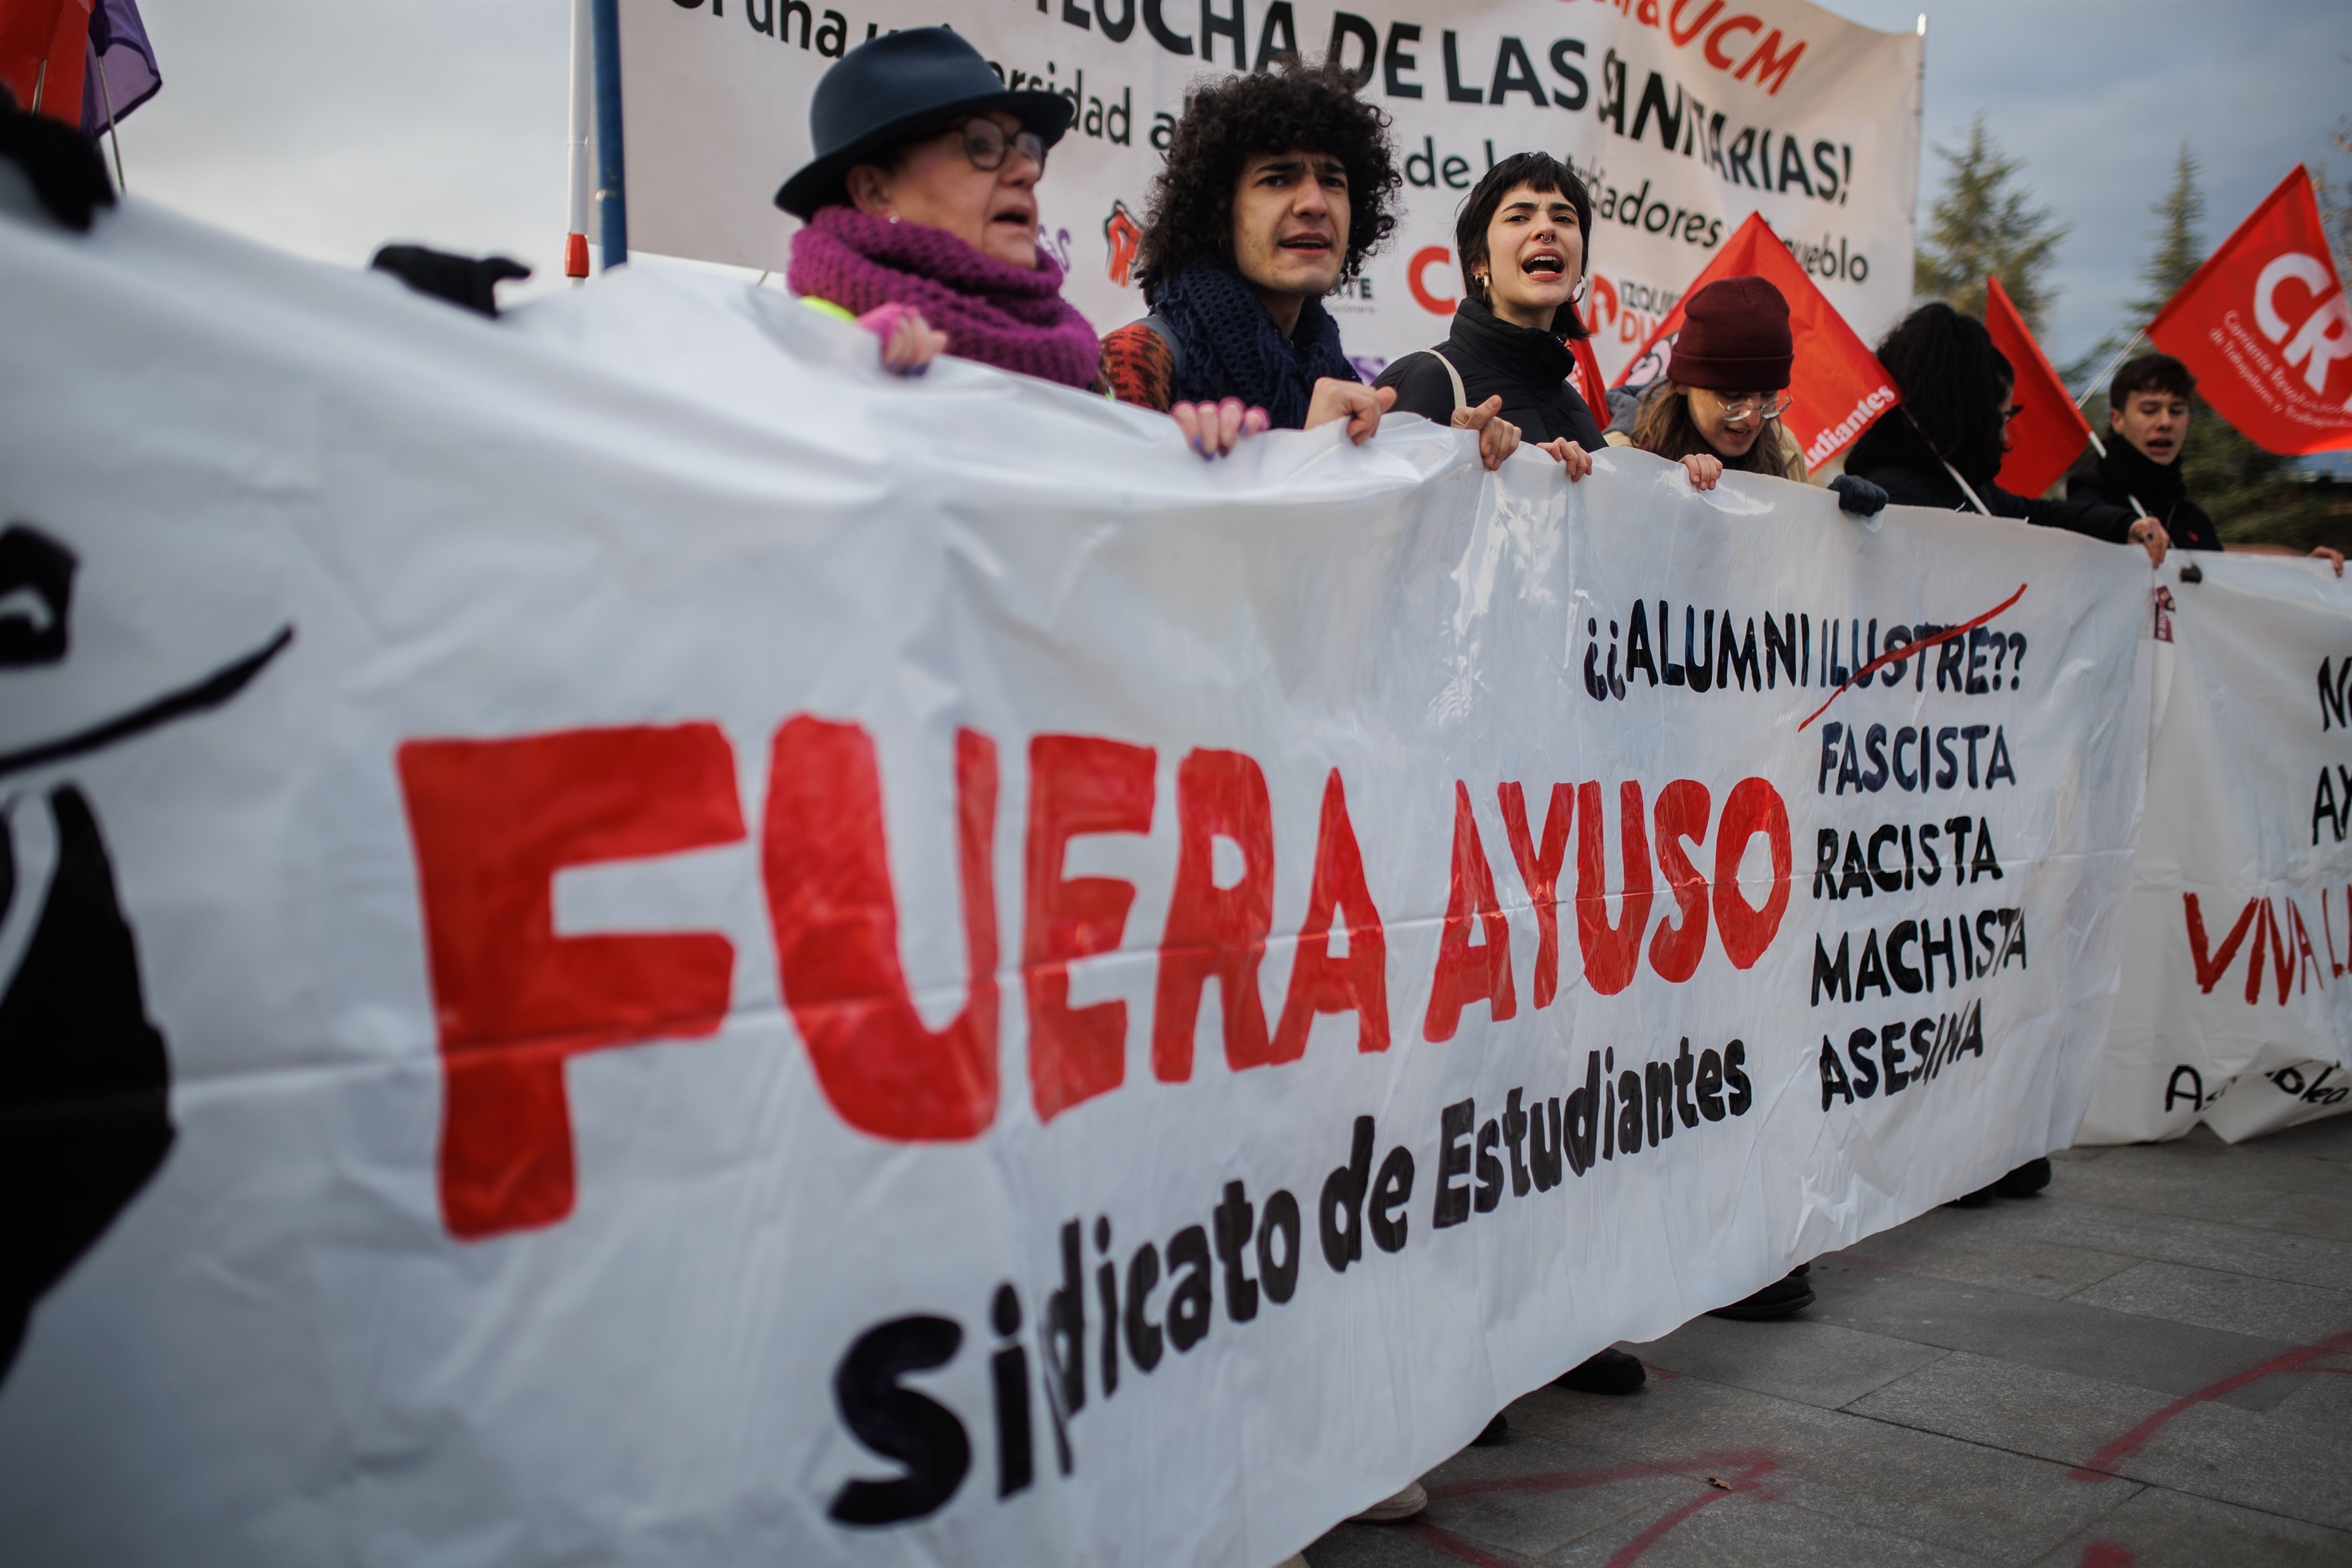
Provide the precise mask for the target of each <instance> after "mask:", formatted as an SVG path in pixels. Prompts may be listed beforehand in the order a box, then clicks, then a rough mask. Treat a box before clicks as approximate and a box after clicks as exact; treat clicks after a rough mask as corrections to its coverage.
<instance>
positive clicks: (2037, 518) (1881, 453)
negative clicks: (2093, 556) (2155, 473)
mask: <svg viewBox="0 0 2352 1568" xmlns="http://www.w3.org/2000/svg"><path fill="white" fill-rule="evenodd" d="M1878 362H1879V363H1880V364H1882V365H1884V366H1885V367H1886V373H1887V376H1888V377H1889V378H1890V379H1891V380H1893V382H1895V394H1896V395H1897V396H1898V397H1900V398H1901V399H1902V402H1900V403H1898V404H1897V405H1896V406H1895V409H1894V410H1893V411H1892V412H1890V413H1885V414H1884V415H1882V416H1880V418H1879V420H1878V423H1875V424H1874V425H1872V426H1871V427H1870V428H1869V429H1868V430H1866V431H1864V432H1863V434H1862V439H1861V440H1859V441H1857V442H1855V443H1854V444H1853V450H1852V451H1851V452H1850V453H1849V454H1848V455H1847V456H1846V462H1845V471H1846V472H1847V473H1848V474H1849V475H1859V476H1862V477H1863V478H1864V479H1867V480H1869V481H1870V482H1871V483H1873V484H1874V485H1876V486H1879V487H1880V488H1881V489H1883V490H1885V492H1886V494H1887V495H1888V497H1890V498H1892V499H1894V500H1895V501H1898V502H1900V503H1902V504H1903V505H1905V506H1906V507H1935V508H1937V510H1939V511H1947V512H1977V513H1979V514H1982V515H1983V516H1986V517H2018V518H2021V519H2023V520H2024V521H2026V522H2029V523H2032V524H2035V525H2037V526H2039V527H2042V528H2065V529H2067V530H2069V531H2071V532H2074V533H2078V534H2084V535H2087V536H2088V537H2090V538H2095V539H2103V540H2105V541H2106V542H2107V543H2109V544H2118V545H2119V544H2134V545H2137V546H2139V547H2140V548H2141V549H2145V550H2146V551H2147V559H2148V563H2149V564H2150V565H2151V566H2161V565H2162V564H2163V563H2164V550H2165V546H2166V544H2167V542H2168V536H2167V535H2166V533H2165V531H2164V525H2163V524H2162V523H2160V522H2158V521H2157V520H2156V519H2155V518H2154V517H2145V516H2141V515H2138V511H2137V507H2118V506H2114V505H2111V504H2110V503H2108V502H2105V501H2102V500H2098V499H2095V498H2094V497H2081V498H2078V499H2074V500H2066V501H2053V500H2045V499H2043V498H2042V497H2025V496H2016V495H2011V493H2010V492H2009V491H2007V490H2004V489H2002V488H2001V487H2000V486H1999V485H1997V484H1995V483H1994V482H1993V480H1994V476H1997V475H1998V474H1999V473H2000V462H2001V456H2002V455H2003V454H2004V453H2006V452H2007V451H2008V450H2009V422H2010V421H2011V420H2012V419H2014V418H2016V417H2017V414H2018V410H2017V408H2016V406H2015V404H2014V403H2013V402H2012V401H2011V394H2012V393H2013V392H2015V390H2016V386H2017V373H2016V371H2014V370H2012V369H2011V366H2010V362H2009V358H2008V356H2007V355H2005V354H2003V353H2002V352H2001V351H2000V350H1999V349H1997V348H1995V347H1994V346H1993V341H1992V334H1991V333H1990V332H1988V331H1986V330H1985V327H1984V323H1983V322H1981V321H1979V320H1978V319H1976V318H1974V317H1973V316H1963V315H1961V314H1960V313H1959V312H1958V311H1957V310H1955V309H1953V308H1951V307H1950V306H1948V305H1946V304H1944V303H1942V302H1941V301H1937V302H1936V303H1933V304H1928V305H1922V306H1920V307H1919V308H1917V309H1916V310H1914V311H1912V312H1911V314H1909V315H1908V316H1906V317H1905V318H1903V319H1902V320H1900V321H1898V322H1896V323H1895V327H1894V329H1893V330H1891V331H1889V332H1888V333H1887V334H1886V337H1885V340H1883V341H1881V342H1880V343H1879V345H1878ZM2034 1163H2035V1165H2036V1166H2039V1167H2040V1170H2041V1180H2042V1182H2043V1183H2046V1182H2047V1181H2048V1180H2049V1175H2048V1172H2049V1162H2047V1161H2036V1162H2034ZM2028 1168H2029V1169H2031V1168H2032V1167H2028ZM2011 1176H2012V1177H2014V1176H2017V1173H2015V1172H2012V1173H2011ZM2003 1179H2004V1180H2005V1181H2006V1180H2010V1179H2011V1178H2009V1177H2004V1178H2003ZM2027 1179H2029V1178H2019V1179H2018V1181H2017V1182H2015V1183H2012V1185H2013V1186H2021V1185H2023V1184H2024V1182H2025V1181H2026V1180H2027ZM2004 1190H2007V1189H2004Z"/></svg>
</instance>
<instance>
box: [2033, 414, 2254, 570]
mask: <svg viewBox="0 0 2352 1568" xmlns="http://www.w3.org/2000/svg"><path fill="white" fill-rule="evenodd" d="M2106 444H2107V455H2105V456H2104V457H2100V456H2097V455H2094V454H2092V453H2090V452H2087V451H2086V452H2084V454H2083V456H2082V459H2081V461H2079V462H2077V463H2076V464H2075V465H2074V467H2073V468H2072V469H2071V470H2069V471H2068V473H2067V475H2066V496H2067V498H2068V499H2069V500H2076V501H2083V500H2090V501H2105V502H2106V503H2107V504H2108V505H2109V506H2112V507H2130V506H2131V505H2132V503H2133V502H2134V501H2135V500H2137V502H2138V503H2139V504H2140V506H2142V507H2146V508H2147V515H2148V516H2149V517H2154V518H2156V519H2157V520H2158V522H2161V523H2162V524H2163V525H2164V531H2165V532H2166V533H2168V534H2169V535H2171V536H2172V542H2173V544H2174V545H2176V546H2178V547H2179V549H2221V534H2220V533H2219V532H2218V531H2216V530H2215V528H2214V527H2213V519H2212V518H2211V517H2208V516H2206V514H2205V508H2204V507H2200V506H2199V505H2198V504H2197V503H2196V502H2194V501H2192V500H2190V499H2189V485H2188V482H2187V481H2186V480H2184V479H2182V478H2181V476H2180V461H2179V458H2175V459H2174V460H2173V461H2171V462H2169V463H2158V462H2154V461H2152V460H2151V459H2150V458H2149V457H2148V456H2147V455H2146V454H2145V453H2143V452H2141V451H2140V449H2139V448H2138V447H2137V446H2134V445H2133V444H2131V443H2130V442H2128V441H2126V440H2125V439H2124V438H2123V437H2122V436H2120V435H2110V436H2108V437H2107V443H2106Z"/></svg>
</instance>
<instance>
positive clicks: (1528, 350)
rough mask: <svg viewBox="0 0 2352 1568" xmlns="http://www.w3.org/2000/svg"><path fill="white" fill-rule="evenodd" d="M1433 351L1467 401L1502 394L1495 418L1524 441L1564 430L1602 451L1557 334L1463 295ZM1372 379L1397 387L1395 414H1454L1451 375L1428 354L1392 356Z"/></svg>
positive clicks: (1443, 417) (1572, 360)
mask: <svg viewBox="0 0 2352 1568" xmlns="http://www.w3.org/2000/svg"><path fill="white" fill-rule="evenodd" d="M1438 351H1442V352H1443V353H1444V355H1445V357H1446V358H1447V359H1448V360H1451V361H1453V362H1454V369H1455V370H1457V371H1461V372H1462V390H1463V392H1464V393H1465V395H1466V396H1467V398H1468V399H1469V402H1470V404H1471V406H1472V407H1474V408H1475V406H1477V405H1478V404H1479V403H1482V402H1486V400H1487V399H1488V398H1490V397H1494V396H1496V394H1497V393H1499V394H1501V397H1502V399H1503V414H1502V417H1504V418H1505V419H1507V420H1509V421H1510V422H1511V423H1513V424H1516V425H1517V426H1518V427H1519V431H1520V434H1521V436H1522V438H1523V439H1525V440H1527V441H1530V442H1538V441H1557V440H1559V439H1560V438H1561V437H1562V436H1566V437H1567V438H1568V439H1569V440H1570V441H1573V442H1575V443H1576V444H1578V445H1580V446H1581V447H1583V448H1584V449H1585V450H1586V451H1587V452H1598V451H1600V450H1601V427H1600V425H1598V424H1597V423H1594V422H1593V418H1592V411H1591V409H1589V408H1587V407H1586V406H1585V404H1584V400H1583V399H1582V398H1580V397H1579V396H1578V395H1577V392H1576V389H1575V388H1574V387H1572V386H1570V384H1569V381H1568V378H1569V376H1570V373H1571V372H1572V371H1574V370H1575V368H1576V357H1575V355H1573V354H1571V353H1570V351H1569V347H1568V344H1567V343H1566V342H1565V341H1564V340H1562V339H1561V338H1560V337H1559V334H1558V333H1555V332H1547V331H1544V330H1542V329H1538V328H1535V327H1518V326H1514V325H1513V324H1511V323H1510V322H1508V321H1505V320H1502V319H1498V318H1497V317H1496V314H1495V313H1494V311H1492V310H1491V309H1489V308H1487V307H1486V304H1485V303H1484V302H1482V301H1480V300H1476V299H1465V300H1464V301H1463V302H1462V304H1461V306H1460V307H1459V308H1457V309H1456V310H1455V311H1454V329H1453V331H1451V332H1450V333H1448V334H1447V335H1446V339H1445V341H1444V344H1442V345H1441V346H1440V350H1438ZM1372 384H1373V385H1374V386H1376V387H1394V388H1396V391H1397V401H1396V406H1397V407H1398V409H1400V410H1401V411H1402V412H1405V413H1417V414H1420V415H1422V416H1423V417H1424V418H1426V419H1431V420H1434V421H1436V422H1437V423H1439V424H1445V423H1450V422H1451V421H1452V420H1453V418H1454V382H1453V380H1452V379H1451V378H1450V377H1448V376H1447V375H1446V373H1445V367H1444V365H1441V364H1439V363H1438V362H1437V361H1436V360H1435V359H1434V358H1433V356H1432V355H1431V354H1420V353H1415V354H1407V355H1406V356H1405V357H1404V358H1402V359H1401V360H1397V361H1392V362H1391V364H1390V365H1389V368H1388V369H1387V370H1385V371H1381V376H1380V379H1379V380H1378V381H1376V382H1373V383H1372Z"/></svg>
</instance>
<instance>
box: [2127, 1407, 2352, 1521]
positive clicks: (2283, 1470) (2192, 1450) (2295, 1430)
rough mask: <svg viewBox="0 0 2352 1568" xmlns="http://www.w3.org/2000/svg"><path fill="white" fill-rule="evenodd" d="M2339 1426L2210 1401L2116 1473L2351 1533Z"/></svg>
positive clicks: (2289, 1412)
mask: <svg viewBox="0 0 2352 1568" xmlns="http://www.w3.org/2000/svg"><path fill="white" fill-rule="evenodd" d="M2344 1444H2345V1430H2344V1427H2343V1426H2342V1425H2341V1424H2340V1423H2336V1422H2330V1423H2328V1424H2326V1425H2324V1426H2323V1425H2320V1424H2317V1423H2315V1422H2313V1421H2311V1420H2310V1419H2308V1418H2307V1416H2305V1414H2304V1413H2302V1412H2300V1411H2297V1410H2294V1409H2291V1408H2283V1409H2280V1410H2274V1411H2251V1410H2240V1409H2236V1408H2233V1407H2231V1406H2229V1405H2227V1404H2223V1403H2221V1402H2220V1401H2215V1402H2213V1403H2210V1404H2204V1405H2198V1406H2191V1407H2190V1408H2189V1409H2187V1410H2184V1411H2182V1412H2181V1413H2180V1414H2179V1416H2176V1417H2175V1418H2174V1419H2172V1420H2171V1421H2169V1422H2168V1423H2167V1424H2166V1425H2165V1426H2164V1427H2162V1428H2161V1429H2159V1430H2158V1432H2157V1434H2156V1435H2155V1436H2154V1437H2151V1438H2149V1439H2148V1442H2147V1446H2146V1447H2145V1448H2140V1449H2139V1450H2138V1451H2137V1452H2136V1453H2133V1454H2130V1455H2127V1456H2126V1457H2125V1458H2122V1459H2120V1460H2118V1461H2117V1462H2116V1464H2115V1465H2114V1466H2113V1469H2115V1471H2116V1474H2118V1475H2120V1476H2124V1477H2127V1478H2129V1479H2133V1480H2138V1481H2147V1482H2149V1483H2150V1484H2152V1485H2155V1486H2160V1487H2164V1488H2167V1489H2168V1490H2173V1491H2179V1492H2188V1493H2190V1494H2193V1495H2195V1496H2199V1497H2207V1498H2213V1499H2216V1500H2220V1501H2222V1502H2233V1503H2239V1504H2242V1505H2243V1506H2245V1507H2248V1508H2254V1509H2260V1510H2262V1511H2263V1512H2265V1513H2274V1514H2278V1515H2281V1516H2282V1517H2284V1518H2287V1519H2294V1520H2301V1521H2305V1522H2306V1523H2310V1524H2322V1525H2326V1526H2328V1527H2330V1528H2332V1529H2336V1530H2352V1469H2347V1467H2346V1466H2345V1464H2344V1463H2343V1458H2344Z"/></svg>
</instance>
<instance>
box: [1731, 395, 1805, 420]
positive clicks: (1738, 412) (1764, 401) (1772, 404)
mask: <svg viewBox="0 0 2352 1568" xmlns="http://www.w3.org/2000/svg"><path fill="white" fill-rule="evenodd" d="M1788 412H1789V394H1788V393H1787V392H1769V393H1767V392H1750V393H1749V394H1748V396H1746V397H1727V398H1725V399H1724V400H1723V422H1724V423H1726V424H1745V423H1748V421H1749V420H1751V419H1778V418H1780V416H1781V415H1782V414H1784V413H1788Z"/></svg>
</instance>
